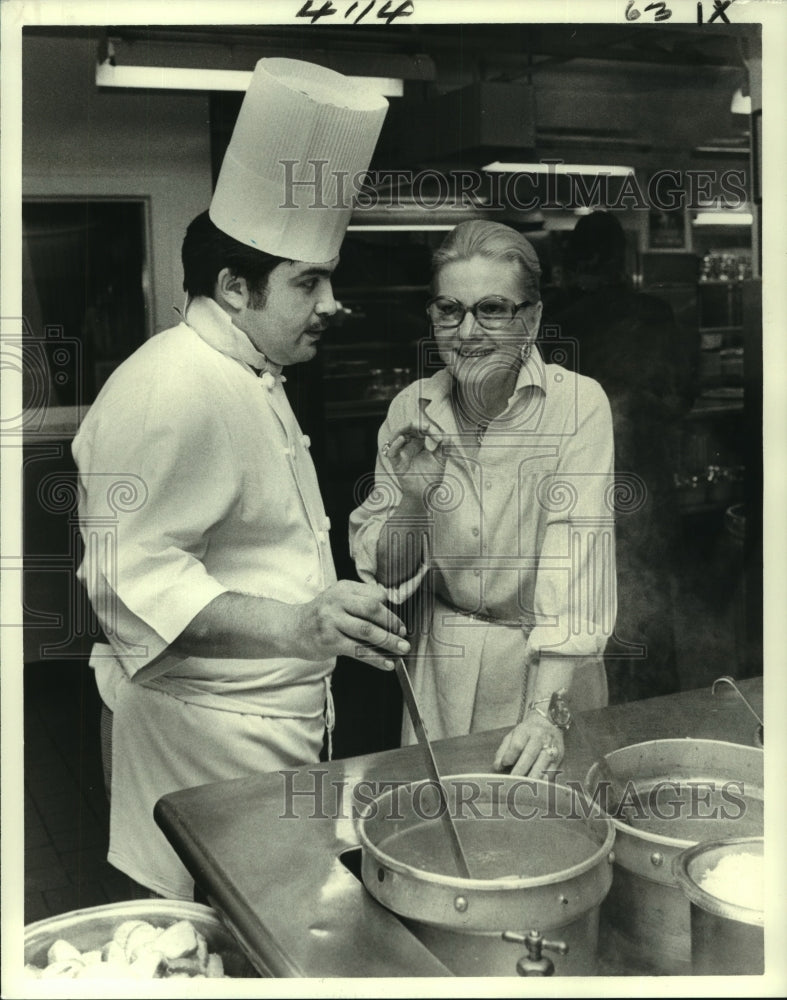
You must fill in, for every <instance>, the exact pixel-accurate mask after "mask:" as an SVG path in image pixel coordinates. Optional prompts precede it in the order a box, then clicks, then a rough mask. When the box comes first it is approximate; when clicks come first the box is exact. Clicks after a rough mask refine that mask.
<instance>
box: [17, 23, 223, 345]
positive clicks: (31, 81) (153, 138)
mask: <svg viewBox="0 0 787 1000" xmlns="http://www.w3.org/2000/svg"><path fill="white" fill-rule="evenodd" d="M96 52H97V40H96V39H95V38H91V37H89V36H88V34H87V31H86V34H85V37H67V38H58V39H51V38H43V37H29V36H28V37H25V39H24V42H23V92H22V111H23V116H24V117H23V122H24V126H23V128H24V133H23V144H22V153H23V160H22V170H23V178H22V193H23V195H24V196H37V197H38V196H46V197H52V198H61V197H68V196H83V197H85V196H90V197H101V196H118V197H123V196H135V197H139V196H142V197H145V198H147V199H148V201H149V226H150V246H151V262H150V263H151V267H152V273H151V279H152V280H151V285H152V289H151V292H152V307H153V327H154V330H155V331H159V330H162V329H165V328H166V327H168V326H171V325H172V324H173V320H174V319H175V318H176V317H175V314H174V312H173V308H172V307H173V305H178V306H180V305H181V304H182V301H183V292H182V288H181V282H182V271H181V266H180V246H181V243H182V240H183V234H184V231H185V227H186V225H187V224H188V223H189V222H190V221H191V219H192V218H193V217H194V216H195V215H197V214H198V213H199V212H201V211H203V210H204V209H205V208H207V206H208V204H209V202H210V196H211V178H210V134H209V129H208V95H207V94H206V93H183V92H177V93H175V92H173V93H167V92H161V91H159V92H150V91H139V92H137V91H131V90H107V91H104V92H99V91H98V90H97V88H96V85H95V63H96Z"/></svg>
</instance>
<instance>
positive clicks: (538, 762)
mask: <svg viewBox="0 0 787 1000" xmlns="http://www.w3.org/2000/svg"><path fill="white" fill-rule="evenodd" d="M564 752H565V748H564V745H563V732H562V730H560V729H558V727H557V726H553V725H552V723H551V722H550V721H549V720H548V719H545V718H544V717H543V716H542V715H541V714H540V713H539V712H532V711H531V712H528V713H527V715H526V716H525V718H524V719H523V720H522V722H520V723H519V725H517V726H514V728H513V729H512V730H511V732H510V733H508V734H507V736H506V737H505V738H504V739H503V742H502V743H501V744H500V746H499V747H498V750H497V753H496V754H495V761H494V764H493V765H492V768H493V770H495V771H498V772H499V771H505V770H507V769H508V768H511V774H526V775H529V776H530V777H531V778H543V777H544V776H545V775H546V772H547V771H548V770H552V769H553V768H555V767H557V765H558V764H559V763H560V762H561V761H562V760H563V754H564Z"/></svg>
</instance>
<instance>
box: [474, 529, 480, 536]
mask: <svg viewBox="0 0 787 1000" xmlns="http://www.w3.org/2000/svg"><path fill="white" fill-rule="evenodd" d="M473 534H474V535H475V536H476V538H477V537H478V535H479V531H478V528H473Z"/></svg>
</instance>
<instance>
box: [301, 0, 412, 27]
mask: <svg viewBox="0 0 787 1000" xmlns="http://www.w3.org/2000/svg"><path fill="white" fill-rule="evenodd" d="M376 6H377V0H369V2H366V3H363V2H361V3H358V0H356V2H355V3H348V4H347V6H346V8H345V11H344V18H345V20H347V18H349V17H351V16H352V15H353V14H355V12H356V11H358V13H357V14H356V17H355V20H354V21H353V22H352V23H353V24H358V22H359V21H362V20H363V19H364V18H365V17H366V15H367V14H369V13H371V12H372V11H373V10H374V8H375V7H376ZM394 7H395V5H394V4H393V3H391V0H386V2H385V3H383V4H382V6H381V7H380V8H379V9H378V10H377V11H376V14H375V16H376V17H379V18H381V19H382V20H384V21H385V22H386V24H391V22H392V21H395V20H396V18H397V17H409V16H410V15H411V14H412V13H413V11H414V10H415V5H414V4H413V2H412V0H405V2H404V3H400V4H399V5H398V6H396V7H395V9H393V8H394ZM337 12H338V10H337V8H336V7H334V6H333V4H332V3H331V2H330V0H325V3H323V4H322V6H321V7H317V5H316V3H315V2H313V0H306V3H305V4H304V5H303V6H302V7H301V9H300V10H299V11H298V13H297V14H296V15H295V16H296V17H308V18H311V22H312V24H315V23H316V22H317V21H319V19H320V18H321V17H332V16H333V15H334V14H336V13H337Z"/></svg>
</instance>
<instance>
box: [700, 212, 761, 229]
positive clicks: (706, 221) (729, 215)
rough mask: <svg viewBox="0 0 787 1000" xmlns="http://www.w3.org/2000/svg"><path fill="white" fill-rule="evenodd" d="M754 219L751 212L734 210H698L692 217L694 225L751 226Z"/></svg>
mask: <svg viewBox="0 0 787 1000" xmlns="http://www.w3.org/2000/svg"><path fill="white" fill-rule="evenodd" d="M753 221H754V217H753V215H752V213H751V212H739V211H734V210H728V211H726V212H725V211H723V210H719V211H712V212H698V213H697V215H696V216H695V217H694V219H692V223H691V224H692V225H693V226H750V225H751V224H752V222H753Z"/></svg>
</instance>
